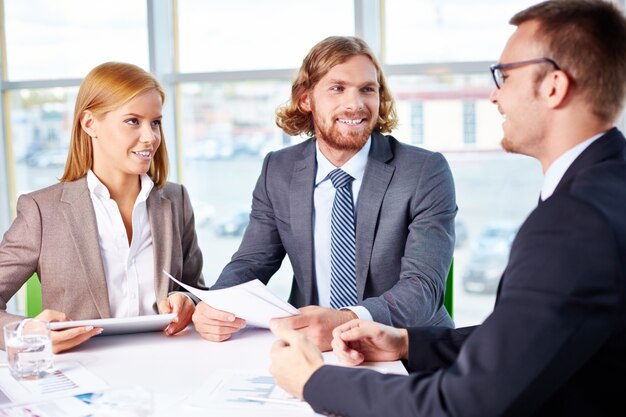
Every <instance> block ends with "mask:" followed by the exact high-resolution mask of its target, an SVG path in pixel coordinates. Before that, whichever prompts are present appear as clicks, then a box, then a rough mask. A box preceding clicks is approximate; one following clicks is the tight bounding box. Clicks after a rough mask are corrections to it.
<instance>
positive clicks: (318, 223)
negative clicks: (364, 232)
mask: <svg viewBox="0 0 626 417" xmlns="http://www.w3.org/2000/svg"><path fill="white" fill-rule="evenodd" d="M371 143H372V141H371V138H369V139H368V140H367V142H366V143H365V145H364V146H363V147H362V148H361V150H359V152H357V153H356V155H354V156H353V157H352V158H350V160H349V161H348V162H346V163H345V164H344V165H343V166H342V167H339V168H341V169H342V170H343V171H345V172H346V173H348V174H350V176H352V178H354V181H352V199H353V201H354V221H355V222H356V218H357V212H356V207H357V201H358V197H359V190H360V189H361V184H362V183H363V174H364V173H365V166H366V165H367V156H368V154H369V151H370V147H371ZM315 149H316V153H315V155H316V158H317V175H316V176H315V190H314V193H313V206H314V207H313V244H314V249H315V252H314V258H315V281H316V283H317V295H318V301H319V305H320V306H322V307H330V219H331V213H332V209H333V201H334V200H335V187H333V184H332V182H331V181H330V178H328V174H329V173H330V172H331V171H333V170H334V169H337V167H336V166H334V165H333V164H332V163H330V161H328V159H326V157H325V156H324V154H322V152H321V151H320V147H319V143H318V142H317V141H316V142H315ZM347 308H349V309H350V310H352V311H354V312H355V313H356V315H357V316H359V318H361V319H364V320H372V315H371V314H370V312H369V311H368V310H367V309H366V308H365V307H363V306H351V307H347Z"/></svg>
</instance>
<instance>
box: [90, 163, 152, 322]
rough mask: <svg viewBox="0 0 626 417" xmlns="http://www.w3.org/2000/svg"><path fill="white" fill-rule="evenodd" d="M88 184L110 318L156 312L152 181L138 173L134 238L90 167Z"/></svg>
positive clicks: (106, 190) (107, 191)
mask: <svg viewBox="0 0 626 417" xmlns="http://www.w3.org/2000/svg"><path fill="white" fill-rule="evenodd" d="M87 187H88V188H89V195H90V196H91V201H92V202H93V208H94V211H95V212H96V222H97V224H98V243H99V244H100V255H101V257H102V263H103V265H104V275H105V277H106V282H107V292H108V295H109V305H110V308H111V316H112V317H134V316H143V315H149V314H157V313H158V311H157V310H156V309H155V306H156V304H155V303H156V294H155V290H154V252H153V248H152V233H151V229H150V221H149V218H148V208H147V206H146V200H147V199H148V195H150V191H151V190H152V188H153V187H154V183H153V182H152V180H151V179H150V177H148V176H147V175H145V174H144V175H142V176H141V191H140V192H139V195H138V196H137V200H136V201H135V205H134V206H133V215H132V222H133V238H132V240H131V243H130V247H129V245H128V236H127V235H126V229H125V227H124V222H123V221H122V215H121V213H120V210H119V208H118V206H117V203H116V202H115V201H114V200H112V199H111V195H110V194H109V190H108V189H107V188H106V186H105V185H104V184H102V182H100V180H99V179H98V177H96V175H95V174H94V173H93V172H92V171H91V170H89V172H88V173H87Z"/></svg>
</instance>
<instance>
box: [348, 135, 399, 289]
mask: <svg viewBox="0 0 626 417" xmlns="http://www.w3.org/2000/svg"><path fill="white" fill-rule="evenodd" d="M392 158H393V152H392V151H391V148H390V146H389V141H388V140H387V138H386V137H384V136H383V135H381V134H380V133H377V132H373V133H372V147H371V149H370V154H369V157H368V161H367V166H366V167H365V174H364V175H363V183H362V184H361V189H360V191H359V198H358V207H357V220H356V286H357V295H358V298H359V300H362V299H363V294H364V292H365V284H366V282H367V272H368V271H369V265H370V260H371V257H372V248H373V247H374V238H375V234H376V226H377V224H378V222H377V219H378V214H379V213H380V208H381V206H382V203H383V199H384V198H385V193H386V192H387V188H388V187H389V183H390V182H391V178H392V177H393V173H394V171H395V168H394V167H393V166H391V165H388V164H387V163H386V162H388V161H389V160H390V159H392Z"/></svg>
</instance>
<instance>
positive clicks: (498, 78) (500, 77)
mask: <svg viewBox="0 0 626 417" xmlns="http://www.w3.org/2000/svg"><path fill="white" fill-rule="evenodd" d="M542 63H546V64H552V66H554V69H556V70H560V69H561V67H559V64H557V63H556V61H555V60H553V59H550V58H545V57H544V58H535V59H527V60H526V61H518V62H509V63H507V64H494V65H492V66H490V67H489V69H490V70H491V76H492V77H493V82H494V83H496V87H497V88H498V89H500V88H502V85H504V79H505V77H504V73H503V72H502V70H505V69H510V68H517V67H521V66H524V65H529V64H542Z"/></svg>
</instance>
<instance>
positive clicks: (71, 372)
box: [0, 361, 108, 408]
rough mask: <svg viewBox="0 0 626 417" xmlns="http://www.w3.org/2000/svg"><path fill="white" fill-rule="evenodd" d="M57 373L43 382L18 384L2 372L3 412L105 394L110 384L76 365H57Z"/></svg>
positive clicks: (67, 362) (28, 381) (22, 381)
mask: <svg viewBox="0 0 626 417" xmlns="http://www.w3.org/2000/svg"><path fill="white" fill-rule="evenodd" d="M54 365H55V371H54V372H52V373H50V374H48V375H46V376H45V377H43V378H39V379H32V380H21V381H17V380H16V379H15V378H13V376H11V373H10V372H9V369H8V368H1V369H0V408H3V407H7V406H11V405H15V404H20V403H33V402H41V401H46V400H52V399H56V398H61V397H68V396H72V395H78V394H84V393H90V392H95V391H99V390H103V389H105V388H107V387H108V384H107V383H106V382H104V381H103V380H102V379H100V378H99V377H98V376H96V375H95V374H93V373H92V372H90V371H88V370H87V369H86V368H84V367H83V366H82V365H81V364H80V363H78V362H76V361H58V362H57V361H55V364H54Z"/></svg>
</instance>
